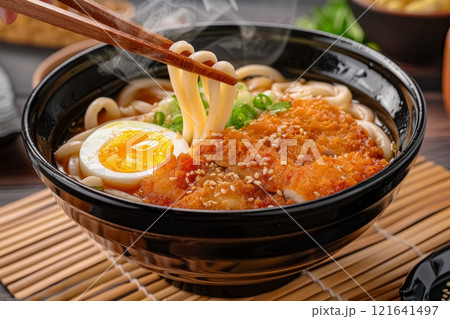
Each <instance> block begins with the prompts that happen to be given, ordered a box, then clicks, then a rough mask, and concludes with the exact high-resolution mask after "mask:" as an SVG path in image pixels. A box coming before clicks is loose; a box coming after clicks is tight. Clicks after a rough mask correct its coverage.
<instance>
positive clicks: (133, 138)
mask: <svg viewBox="0 0 450 319" xmlns="http://www.w3.org/2000/svg"><path fill="white" fill-rule="evenodd" d="M173 147H174V146H173V142H172V140H171V139H170V138H168V137H167V136H165V135H163V134H161V133H158V132H153V131H148V130H140V131H138V130H127V131H123V132H120V135H118V136H116V137H114V138H113V139H111V140H109V141H108V142H106V143H105V144H104V145H103V146H102V148H101V149H100V153H99V155H98V158H99V160H100V163H101V164H102V165H103V166H104V167H106V168H108V169H110V170H112V171H115V172H120V173H137V172H143V171H147V170H149V169H153V168H156V167H157V166H158V164H160V163H161V162H163V161H164V160H166V159H167V158H169V157H170V155H171V154H172V153H173Z"/></svg>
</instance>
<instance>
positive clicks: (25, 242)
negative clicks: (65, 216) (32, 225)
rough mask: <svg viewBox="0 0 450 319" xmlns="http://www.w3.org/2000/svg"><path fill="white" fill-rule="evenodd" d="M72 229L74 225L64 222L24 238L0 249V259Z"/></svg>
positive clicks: (70, 222)
mask: <svg viewBox="0 0 450 319" xmlns="http://www.w3.org/2000/svg"><path fill="white" fill-rule="evenodd" d="M72 227H75V225H74V223H73V222H72V221H66V222H64V223H62V224H59V225H58V226H56V227H54V228H51V229H49V230H47V231H44V232H41V233H38V234H36V235H34V236H31V237H28V238H24V239H23V240H22V241H21V242H16V243H15V244H11V246H9V247H5V248H3V249H0V257H2V256H5V255H7V254H9V253H12V252H14V251H16V250H19V249H22V248H25V247H27V246H28V245H30V244H33V243H35V242H37V241H39V240H41V239H45V238H47V237H50V236H52V235H55V234H57V233H59V232H61V231H63V230H67V229H69V228H72Z"/></svg>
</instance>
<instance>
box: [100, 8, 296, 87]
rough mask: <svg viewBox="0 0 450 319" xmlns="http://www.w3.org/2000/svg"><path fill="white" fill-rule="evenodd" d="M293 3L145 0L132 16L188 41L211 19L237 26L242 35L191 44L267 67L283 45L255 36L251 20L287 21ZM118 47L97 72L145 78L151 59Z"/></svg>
mask: <svg viewBox="0 0 450 319" xmlns="http://www.w3.org/2000/svg"><path fill="white" fill-rule="evenodd" d="M136 2H137V1H136ZM296 4H297V1H295V0H281V1H280V0H278V1H257V0H250V1H239V0H147V1H139V4H136V10H135V12H136V13H135V17H134V20H135V21H137V22H138V23H140V24H142V25H144V26H145V27H146V28H148V29H150V30H153V31H155V32H158V33H160V34H162V35H164V36H165V37H167V38H169V39H171V40H173V41H178V40H181V39H182V40H186V41H188V42H190V41H193V40H194V39H195V38H196V36H197V35H198V33H199V32H202V31H203V30H204V29H205V28H207V27H208V26H209V25H212V24H214V23H220V24H223V23H228V24H230V23H231V24H235V25H237V28H239V31H240V36H237V35H236V34H234V35H230V36H220V37H219V36H214V37H211V39H208V41H201V43H199V44H200V45H197V44H196V43H194V48H195V49H196V50H209V51H212V52H214V53H215V54H216V55H217V57H218V58H219V60H226V61H229V62H231V63H232V64H233V65H234V66H235V67H236V68H237V67H240V66H242V65H245V64H249V63H260V64H267V65H270V64H272V63H273V62H274V61H275V60H276V59H277V58H278V57H279V55H280V53H281V52H282V51H283V49H284V46H283V45H280V42H277V43H274V42H271V41H267V37H265V36H264V35H262V34H259V33H258V31H257V29H256V28H255V27H253V26H252V22H253V23H255V22H269V23H277V24H291V23H292V22H293V21H294V19H295V18H296V15H297V10H296V9H297V6H296ZM262 6H264V8H263V7H262ZM246 17H247V19H245V18H246ZM249 19H250V20H251V21H249ZM199 25H201V27H198V26H199ZM270 36H271V37H276V38H277V39H285V40H287V38H288V36H289V31H286V30H283V29H280V30H278V31H276V32H271V34H270ZM194 42H195V41H194ZM117 50H119V54H118V55H117V56H115V57H113V58H112V59H111V60H109V61H107V62H102V63H99V68H100V72H102V73H104V74H111V73H112V74H115V75H116V76H118V77H120V78H122V79H124V80H125V81H127V82H128V81H130V80H132V79H134V78H135V77H136V74H139V75H140V76H146V75H147V76H148V75H149V74H152V72H153V71H155V70H154V69H153V68H154V67H155V64H154V63H153V61H151V60H149V59H147V58H144V57H140V56H136V55H134V54H130V53H128V52H125V51H124V50H121V49H117ZM93 58H94V59H95V57H93ZM158 68H160V67H158Z"/></svg>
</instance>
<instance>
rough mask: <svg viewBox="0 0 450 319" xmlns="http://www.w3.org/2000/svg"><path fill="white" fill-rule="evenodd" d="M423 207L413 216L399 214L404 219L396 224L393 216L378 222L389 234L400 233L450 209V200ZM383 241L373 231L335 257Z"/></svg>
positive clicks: (380, 235)
mask: <svg viewBox="0 0 450 319" xmlns="http://www.w3.org/2000/svg"><path fill="white" fill-rule="evenodd" d="M423 206H424V207H417V209H416V210H415V211H414V212H413V213H412V214H411V213H409V214H408V213H406V214H403V212H399V214H400V213H401V215H402V216H403V218H402V219H401V220H400V221H398V222H396V223H395V222H392V223H390V221H389V219H390V217H392V216H393V215H391V216H388V217H386V218H384V217H383V218H382V219H381V220H380V221H379V222H378V224H379V226H380V227H382V228H384V229H386V230H388V231H389V233H398V232H400V231H402V230H404V229H406V228H408V227H409V226H410V225H412V224H416V223H418V222H420V221H421V220H422V219H424V218H427V217H429V216H432V215H433V214H435V213H436V212H437V211H441V210H443V209H445V208H448V207H450V200H449V199H447V200H446V201H440V202H437V203H435V204H429V203H424V205H423ZM407 212H408V211H407ZM386 220H388V221H387V222H386ZM407 221H409V223H407ZM382 240H385V237H384V235H383V234H381V233H379V232H377V231H373V232H371V233H367V232H366V233H365V234H364V235H363V236H362V237H361V238H360V239H358V240H357V241H355V242H353V243H351V244H350V245H348V246H346V247H344V248H343V249H342V250H341V251H339V252H338V253H336V254H335V256H334V257H335V258H341V257H343V256H346V255H349V254H353V253H355V252H356V251H357V250H360V249H363V248H366V247H368V246H370V245H373V244H375V243H377V242H380V241H382Z"/></svg>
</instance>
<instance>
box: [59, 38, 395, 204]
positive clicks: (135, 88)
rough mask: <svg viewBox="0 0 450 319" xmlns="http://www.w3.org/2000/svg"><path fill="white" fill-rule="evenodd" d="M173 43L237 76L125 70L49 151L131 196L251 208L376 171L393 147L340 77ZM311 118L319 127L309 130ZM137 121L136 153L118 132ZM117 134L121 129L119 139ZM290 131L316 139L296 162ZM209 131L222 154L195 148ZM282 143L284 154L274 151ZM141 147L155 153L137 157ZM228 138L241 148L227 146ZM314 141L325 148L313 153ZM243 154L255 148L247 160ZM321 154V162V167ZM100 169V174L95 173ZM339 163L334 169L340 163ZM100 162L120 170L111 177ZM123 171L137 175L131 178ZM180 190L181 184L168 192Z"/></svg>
mask: <svg viewBox="0 0 450 319" xmlns="http://www.w3.org/2000/svg"><path fill="white" fill-rule="evenodd" d="M171 50H173V51H175V52H177V53H182V52H186V51H187V52H189V53H190V54H191V58H192V59H194V60H196V61H198V62H200V63H205V62H207V61H209V62H212V64H213V67H214V68H216V69H218V70H221V71H223V72H226V73H228V74H230V75H232V76H236V77H237V79H238V81H239V84H238V85H236V86H229V85H226V84H222V83H219V82H217V81H215V80H211V79H206V78H203V77H200V81H199V77H198V76H197V75H195V74H192V73H189V72H186V71H182V70H180V69H177V68H174V67H170V66H169V67H168V70H169V76H170V80H166V79H138V80H135V81H132V82H131V83H129V84H128V85H127V86H126V87H125V88H123V89H122V91H121V92H120V93H119V95H118V97H117V98H116V100H114V99H111V98H109V97H100V98H98V99H96V100H94V101H93V102H92V103H91V104H90V105H89V106H88V108H87V110H86V113H85V116H84V121H83V123H84V131H83V132H81V133H79V134H77V135H75V136H73V137H72V138H70V139H69V140H68V141H67V142H65V143H64V144H63V145H62V146H61V147H60V148H59V149H58V150H57V151H56V152H55V154H54V156H55V160H56V162H57V164H58V167H59V169H60V170H61V171H63V172H64V173H66V174H68V175H69V176H71V177H72V178H74V179H76V180H78V181H81V182H82V183H83V184H85V185H86V186H89V187H92V188H94V189H96V190H98V191H103V192H105V193H107V194H110V195H113V196H118V197H122V198H125V199H128V200H133V201H145V202H147V203H151V204H159V205H173V206H178V207H187V208H203V209H251V208H260V207H271V206H275V205H286V204H291V203H294V202H303V201H305V200H310V199H315V198H320V197H323V196H326V195H328V194H332V193H334V192H336V191H339V190H342V189H345V188H347V187H350V186H352V185H354V184H355V183H358V182H360V181H361V180H364V179H365V178H368V177H370V176H371V175H373V174H375V173H376V172H378V171H379V170H380V169H382V168H383V167H385V166H386V165H387V161H389V160H390V159H391V158H392V156H393V151H392V142H391V140H390V138H389V137H388V136H387V134H386V133H385V132H384V130H383V129H382V128H381V127H379V126H378V125H377V124H375V119H376V116H375V114H374V112H373V111H372V110H371V109H370V108H369V107H367V106H365V105H363V104H361V103H359V102H358V101H356V100H354V99H353V96H352V93H351V91H350V89H349V88H348V87H346V86H344V85H341V84H331V83H326V82H318V81H305V80H303V79H302V80H301V81H296V82H291V81H288V80H286V79H285V77H284V76H283V75H282V74H281V73H280V72H278V71H277V70H275V69H274V68H272V67H269V66H263V65H247V66H244V67H242V68H240V69H238V70H236V71H235V70H234V68H233V66H232V65H231V64H230V63H228V62H224V61H220V62H219V61H218V60H217V58H216V56H215V55H214V54H213V53H211V52H207V51H199V52H195V51H194V49H193V47H192V46H191V45H190V44H188V43H187V42H185V41H180V42H177V43H175V44H174V45H173V46H172V47H171ZM315 112H316V113H315ZM303 116H305V118H304V119H303V120H302V118H303ZM330 118H334V122H330V121H331V120H330ZM327 121H328V122H327ZM340 121H341V122H342V123H340ZM137 122H140V123H141V124H139V123H137ZM136 123H137V124H136ZM236 123H238V124H236ZM258 123H259V124H258ZM326 123H328V124H326ZM150 125H152V126H150ZM258 125H259V128H258ZM147 126H148V127H147ZM161 126H164V127H161ZM270 127H272V128H270ZM303 127H306V128H308V129H303ZM317 127H319V128H320V129H321V130H324V131H323V132H320V131H315V130H317ZM257 129H259V131H257ZM138 131H142V132H144V133H143V134H144V135H145V136H144V137H140V140H139V141H137V142H136V143H135V144H132V145H131V144H130V145H131V149H133V152H135V153H133V154H134V155H133V156H131V155H130V154H128V153H127V152H128V150H129V148H124V147H123V145H122V144H121V143H122V142H123V143H124V144H127V143H128V142H129V141H130V139H132V138H134V137H135V136H136V134H137V133H136V132H138ZM174 131H176V132H177V133H175V132H174ZM294 131H295V132H294ZM149 132H150V133H149ZM168 132H170V133H168ZM121 134H122V135H124V136H125V135H126V136H128V138H126V139H123V140H120V139H121V138H122V137H121ZM127 134H128V135H127ZM155 134H156V135H155ZM171 134H172V135H171ZM324 136H326V139H324ZM130 137H131V138H130ZM247 137H248V138H249V140H250V141H253V142H254V143H256V144H257V141H259V140H262V142H261V143H260V144H258V145H259V148H256V147H253V148H252V146H249V145H252V143H250V142H248V140H247V139H246V138H247ZM289 137H291V141H292V138H293V139H294V141H297V140H298V141H299V142H300V141H302V142H303V146H302V148H300V147H298V148H297V149H296V150H301V151H302V152H303V151H304V150H305V145H309V144H308V143H317V144H318V145H319V146H318V148H317V149H313V148H310V149H309V155H308V152H307V151H308V150H307V148H306V150H307V151H306V153H305V152H304V153H303V155H301V156H303V157H305V156H306V157H308V156H309V160H307V161H305V162H303V161H301V164H299V165H298V166H299V167H294V166H293V165H291V164H292V156H291V155H292V154H291V150H287V146H283V144H282V141H281V142H280V140H281V139H282V138H289ZM233 138H237V140H238V142H235V141H234V139H233ZM257 138H258V140H257ZM210 139H218V142H217V140H216V141H215V142H214V143H213V144H214V145H213V146H215V147H216V148H221V149H222V150H226V152H227V153H226V156H225V158H226V160H228V162H227V163H225V162H224V161H225V160H224V158H223V156H222V158H221V159H212V160H209V159H208V156H207V155H204V154H202V153H201V152H202V151H204V150H205V149H207V148H208V145H209V146H211V145H212V144H205V143H204V142H205V141H207V140H210ZM351 139H354V140H351ZM345 140H348V143H349V145H345ZM162 141H164V143H162ZM198 141H200V142H199V143H196V142H198ZM183 143H184V144H183ZM258 143H259V142H258ZM185 145H190V148H189V147H186V146H185ZM289 145H294V144H289ZM313 146H314V145H313ZM283 147H284V148H285V151H286V154H287V158H286V159H281V160H280V158H281V157H280V156H279V154H281V150H282V149H283ZM245 148H247V149H245ZM89 149H93V151H92V152H91V153H90V154H91V155H90V158H88V159H86V158H87V157H86V156H85V155H83V152H85V151H86V150H89ZM147 150H151V151H152V152H153V153H152V156H153V157H152V158H151V159H149V158H147V159H142V158H143V157H142V158H140V157H139V156H140V155H139V154H141V153H143V152H144V151H147ZM163 150H164V152H166V151H167V150H170V151H169V153H170V154H169V155H167V154H166V153H164V152H163ZM231 150H234V151H235V152H236V151H237V155H234V157H232V156H231ZM317 150H322V151H323V152H322V153H321V154H317ZM197 151H198V152H199V154H200V159H199V162H198V163H196V161H195V154H197ZM158 152H159V153H158ZM172 152H173V155H172ZM276 152H278V153H279V154H278V153H276ZM155 154H157V155H155ZM158 154H159V155H161V154H162V155H161V158H159V157H158V156H159V155H158ZM166 155H167V156H166ZM311 155H314V156H315V157H316V158H315V160H313V159H311ZM130 156H131V157H132V158H131V159H130ZM249 156H250V157H252V160H250V161H247V162H245V161H244V160H242V159H243V158H244V157H249ZM301 156H299V157H298V158H300V157H301ZM88 157H89V156H88ZM317 157H319V158H317ZM92 158H95V159H94V160H93V159H92ZM295 158H297V157H295ZM295 158H294V159H295ZM275 160H276V161H278V162H276V161H275ZM121 161H125V162H127V161H128V162H129V161H132V162H133V163H134V164H136V163H138V164H139V165H140V166H139V167H141V168H144V167H147V165H150V164H149V163H148V162H146V161H150V162H151V165H152V169H151V170H149V169H148V167H150V166H148V167H147V170H146V169H135V168H136V167H134V168H133V169H130V168H129V167H128V166H127V165H125V166H124V165H123V163H119V162H121ZM233 161H234V162H235V163H232V162H233ZM128 162H127V163H128ZM297 162H298V160H297V161H296V164H297ZM322 162H323V165H322V164H320V163H322ZM318 163H319V164H320V165H322V167H319V166H317V167H316V165H319V164H318ZM90 165H91V166H90ZM102 165H103V166H102ZM136 165H137V164H136ZM289 165H291V166H289ZM287 167H289V168H287ZM99 169H101V170H102V173H101V174H100V173H98V174H97V173H96V172H98V171H99ZM336 169H339V171H340V172H341V173H339V174H341V175H339V176H337V175H336V172H335V170H336ZM302 170H303V171H302ZM313 170H314V171H313ZM345 170H348V172H347V171H345ZM350 170H353V171H352V172H350ZM104 172H106V174H108V172H109V173H110V174H111V176H112V175H114V174H115V175H116V176H115V177H114V176H113V177H111V179H109V176H108V175H104V174H103V173H104ZM102 174H103V175H102ZM139 174H141V175H139ZM277 174H279V176H278V175H277ZM302 174H303V176H309V175H311V176H322V177H320V180H318V181H315V182H314V183H315V184H317V185H322V186H320V187H322V188H321V189H316V188H314V187H315V186H311V187H310V189H309V188H308V189H304V188H303V189H302V188H299V186H298V185H300V184H302V183H303V184H305V183H304V181H302V180H301V178H300V177H298V176H300V175H302ZM308 174H309V175H308ZM321 174H322V175H321ZM128 176H130V177H131V176H133V179H132V181H130V180H129V179H128V178H127V177H128ZM292 176H294V177H295V178H296V179H297V180H296V181H295V183H294V181H293V180H294V179H295V178H294V177H292ZM194 177H195V178H194ZM288 177H289V178H288ZM299 178H300V179H299ZM305 178H306V177H305ZM308 178H309V177H308ZM339 178H341V180H339V181H338V179H339ZM290 179H292V181H291V180H290ZM159 183H160V184H159ZM277 183H278V184H277ZM324 185H328V186H324ZM166 187H168V188H169V189H167V190H165V188H166ZM326 187H328V188H326ZM210 193H211V194H210ZM231 193H233V194H237V195H235V196H231V195H230V194H231ZM311 194H313V195H311ZM175 195H177V196H178V195H180V196H179V198H178V199H175V198H170V196H175ZM194 195H195V196H194Z"/></svg>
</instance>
